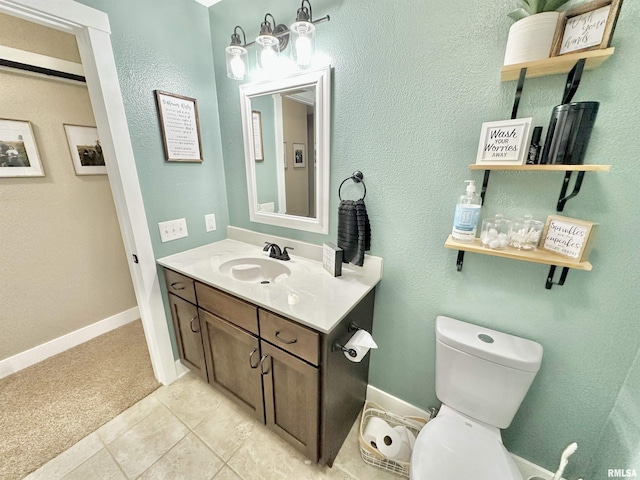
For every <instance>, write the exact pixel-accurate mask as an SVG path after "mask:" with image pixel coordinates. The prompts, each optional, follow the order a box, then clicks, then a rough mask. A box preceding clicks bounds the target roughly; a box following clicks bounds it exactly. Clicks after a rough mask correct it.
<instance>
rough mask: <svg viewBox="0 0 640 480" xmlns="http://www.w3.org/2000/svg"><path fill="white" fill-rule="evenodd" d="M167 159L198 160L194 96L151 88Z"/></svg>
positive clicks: (196, 108) (196, 117)
mask: <svg viewBox="0 0 640 480" xmlns="http://www.w3.org/2000/svg"><path fill="white" fill-rule="evenodd" d="M155 94H156V103H157V105H158V113H159V114H160V126H161V128H162V139H163V140H164V151H165V155H166V159H167V161H168V162H202V160H203V158H202V143H201V141H200V124H199V121H198V104H197V102H196V100H195V99H194V98H189V97H183V96H181V95H175V94H173V93H167V92H161V91H160V90H156V91H155Z"/></svg>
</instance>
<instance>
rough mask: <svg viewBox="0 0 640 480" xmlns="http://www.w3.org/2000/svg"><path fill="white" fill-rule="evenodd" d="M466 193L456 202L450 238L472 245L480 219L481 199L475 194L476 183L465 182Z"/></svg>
mask: <svg viewBox="0 0 640 480" xmlns="http://www.w3.org/2000/svg"><path fill="white" fill-rule="evenodd" d="M465 183H467V184H468V185H467V191H466V193H465V194H464V195H462V196H461V197H460V199H459V200H458V204H457V205H456V214H455V217H454V220H453V231H452V232H451V237H452V238H453V239H454V240H455V241H456V242H463V243H473V241H474V240H475V239H476V229H477V227H478V219H479V218H480V208H481V207H482V198H480V195H478V194H477V193H476V182H475V181H474V180H465Z"/></svg>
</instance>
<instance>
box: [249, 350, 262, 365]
mask: <svg viewBox="0 0 640 480" xmlns="http://www.w3.org/2000/svg"><path fill="white" fill-rule="evenodd" d="M257 351H258V349H257V348H254V349H253V350H252V351H251V353H250V354H249V366H250V367H251V368H258V365H260V361H259V360H258V363H256V364H255V365H254V364H253V355H254V354H255V353H256V352H257Z"/></svg>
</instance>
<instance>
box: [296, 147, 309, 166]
mask: <svg viewBox="0 0 640 480" xmlns="http://www.w3.org/2000/svg"><path fill="white" fill-rule="evenodd" d="M306 157H307V156H306V154H305V146H304V143H294V144H293V168H304V167H306V166H307V158H306Z"/></svg>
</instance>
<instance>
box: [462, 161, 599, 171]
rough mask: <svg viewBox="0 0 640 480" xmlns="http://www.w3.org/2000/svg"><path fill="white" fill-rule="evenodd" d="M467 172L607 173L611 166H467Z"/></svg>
mask: <svg viewBox="0 0 640 480" xmlns="http://www.w3.org/2000/svg"><path fill="white" fill-rule="evenodd" d="M469 170H518V171H522V172H608V171H609V170H611V165H555V164H554V165H478V164H475V163H473V164H471V165H469Z"/></svg>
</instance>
